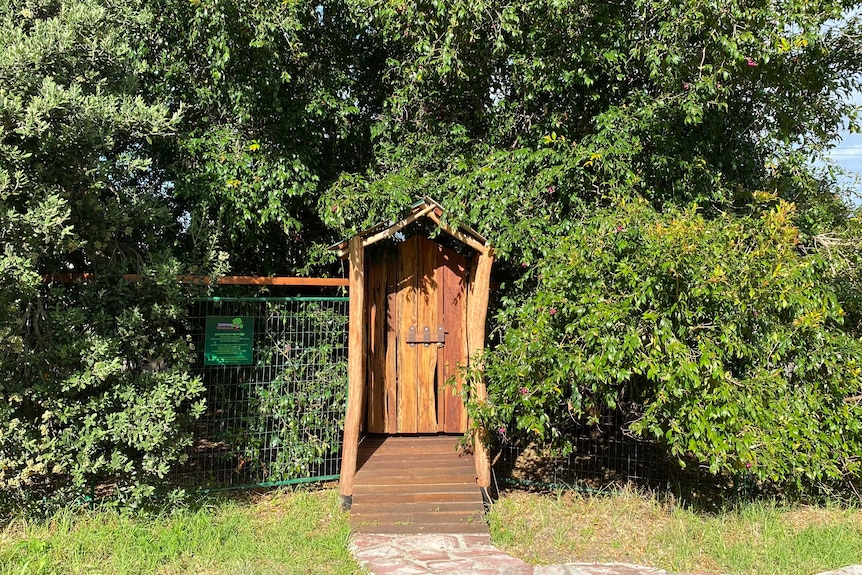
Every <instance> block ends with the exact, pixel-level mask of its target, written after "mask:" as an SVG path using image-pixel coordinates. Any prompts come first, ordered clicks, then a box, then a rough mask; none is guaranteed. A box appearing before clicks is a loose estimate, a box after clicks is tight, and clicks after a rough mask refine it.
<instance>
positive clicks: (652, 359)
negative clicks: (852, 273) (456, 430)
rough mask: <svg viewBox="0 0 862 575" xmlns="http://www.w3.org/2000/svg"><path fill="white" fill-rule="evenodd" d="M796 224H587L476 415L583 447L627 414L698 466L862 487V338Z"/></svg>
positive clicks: (564, 249)
mask: <svg viewBox="0 0 862 575" xmlns="http://www.w3.org/2000/svg"><path fill="white" fill-rule="evenodd" d="M793 215H794V214H793V207H792V205H790V204H786V203H783V202H779V203H778V204H777V205H776V206H774V207H772V208H769V209H765V210H764V211H763V213H762V214H761V215H759V216H757V217H744V218H738V217H737V218H732V217H729V216H723V217H719V218H716V219H713V220H708V219H706V218H704V217H703V215H702V214H700V213H698V212H697V211H696V210H695V209H694V208H688V209H686V210H678V209H670V210H667V211H666V212H664V213H658V212H656V211H655V210H654V209H653V208H651V207H649V206H648V205H647V204H646V203H645V202H643V201H635V202H632V203H622V204H620V205H616V206H614V207H613V208H609V209H603V210H598V211H597V212H595V213H594V214H591V215H590V216H588V217H587V218H585V219H584V220H583V221H581V222H578V223H577V224H575V225H573V228H572V230H571V232H570V234H569V235H568V236H567V237H566V238H565V239H564V240H563V241H562V242H561V243H560V245H559V246H558V247H556V248H555V249H554V250H553V251H552V252H550V253H549V254H548V257H546V258H545V259H544V260H543V261H542V263H541V264H539V265H537V266H536V267H535V269H532V270H531V272H530V273H531V274H538V275H539V276H540V277H539V280H538V287H537V288H536V290H535V292H534V293H533V295H531V296H530V297H528V298H526V299H525V300H524V301H521V302H518V305H508V306H506V309H505V311H504V312H503V313H501V314H500V317H499V318H498V319H499V321H501V322H502V323H503V325H504V326H505V328H506V329H505V332H504V333H505V335H504V341H503V343H502V344H501V345H500V346H499V347H498V348H497V349H496V350H495V352H494V353H493V354H491V356H490V357H489V361H488V363H487V374H488V377H489V378H490V379H491V380H492V381H494V382H495V384H496V385H494V386H493V387H492V388H491V399H490V402H489V403H488V404H486V405H483V406H481V407H480V409H479V411H478V412H476V414H475V415H476V416H477V417H478V418H479V419H480V420H481V421H484V422H485V423H486V425H488V426H489V427H490V426H493V428H495V429H496V428H497V427H498V426H501V425H503V426H512V427H509V428H508V429H506V431H507V432H508V433H512V434H518V432H520V433H521V434H525V435H527V436H531V437H533V438H538V439H542V440H545V441H547V442H550V443H553V444H556V445H557V446H558V447H560V448H562V449H563V450H567V449H570V448H571V447H572V445H571V443H570V442H569V439H570V437H569V436H568V435H567V433H566V432H567V429H571V428H572V423H573V422H580V421H584V420H595V419H596V414H598V413H602V412H604V411H606V410H607V409H608V408H611V409H614V408H620V409H622V410H623V411H624V412H625V413H626V414H627V415H628V417H629V418H630V428H631V430H632V431H633V432H635V433H637V434H639V435H641V436H642V437H644V438H647V439H649V438H653V439H657V440H659V441H660V442H661V443H663V444H664V445H666V446H667V447H668V449H669V451H670V453H672V454H673V455H674V456H676V457H677V458H678V459H679V460H680V462H681V463H682V464H683V465H685V464H686V462H691V461H695V462H698V463H702V464H703V465H704V466H706V467H708V469H709V470H710V471H711V472H712V473H718V472H722V473H724V474H730V475H747V474H753V475H754V476H755V477H757V478H759V479H761V480H768V481H771V482H775V483H778V484H785V483H788V482H789V483H792V484H794V485H796V486H799V487H809V486H811V485H813V484H814V483H816V482H824V483H835V484H840V483H847V482H849V481H852V480H853V479H857V480H858V478H859V472H860V468H859V466H860V464H862V461H860V459H859V454H860V452H862V451H860V449H862V401H860V397H858V396H859V392H860V390H862V365H860V358H862V341H860V340H859V339H858V337H857V335H856V333H854V332H855V330H848V329H847V328H848V326H847V325H846V324H845V321H846V319H847V318H846V314H845V312H844V310H843V309H842V307H841V305H840V303H839V301H838V298H837V294H836V290H835V289H834V287H833V286H832V285H830V282H829V281H828V278H830V277H833V276H834V274H835V273H836V271H837V270H833V269H830V265H836V262H834V261H830V259H829V258H827V257H823V256H822V255H821V254H820V253H817V252H815V253H811V254H808V255H803V254H800V252H799V251H798V248H799V243H798V242H799V231H798V229H797V227H796V226H795V225H794V224H793V219H792V216H793ZM837 265H842V264H840V263H839V264H837ZM848 331H849V332H850V333H848ZM504 429H505V428H504Z"/></svg>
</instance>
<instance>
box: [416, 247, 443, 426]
mask: <svg viewBox="0 0 862 575" xmlns="http://www.w3.org/2000/svg"><path fill="white" fill-rule="evenodd" d="M417 239H418V240H419V242H418V249H419V257H418V260H419V261H418V263H419V270H418V272H419V273H418V274H417V279H418V286H419V293H418V294H417V295H418V297H417V302H416V303H417V305H418V313H417V323H416V332H417V333H416V336H417V337H418V338H421V337H422V335H423V330H424V328H425V327H428V328H429V329H430V331H431V338H432V339H437V320H438V316H437V312H438V309H437V291H438V288H439V278H438V277H437V275H436V274H437V253H438V249H437V248H438V246H437V244H436V243H434V242H431V241H429V240H427V239H425V238H423V237H417ZM413 347H414V349H416V351H417V367H418V373H417V377H416V383H417V388H418V394H417V400H418V411H419V422H418V425H417V427H418V431H419V433H436V432H437V397H436V395H437V394H436V387H435V382H436V379H437V378H436V377H435V376H436V375H437V354H438V349H439V348H438V347H437V344H436V343H432V344H429V345H425V344H424V343H419V344H416V345H415V346H413Z"/></svg>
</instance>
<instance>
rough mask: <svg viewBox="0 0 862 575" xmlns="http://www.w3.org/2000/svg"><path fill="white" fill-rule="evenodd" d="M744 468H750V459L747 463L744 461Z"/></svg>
mask: <svg viewBox="0 0 862 575" xmlns="http://www.w3.org/2000/svg"><path fill="white" fill-rule="evenodd" d="M745 468H746V469H751V462H750V461H749V462H748V463H746V464H745Z"/></svg>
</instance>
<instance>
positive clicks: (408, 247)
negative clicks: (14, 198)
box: [397, 237, 419, 433]
mask: <svg viewBox="0 0 862 575" xmlns="http://www.w3.org/2000/svg"><path fill="white" fill-rule="evenodd" d="M418 246H419V241H418V239H417V238H416V237H412V238H410V239H409V240H407V241H406V242H404V243H402V244H401V245H400V246H399V247H398V252H399V258H398V260H399V265H398V302H397V306H398V315H399V321H398V334H397V339H398V359H397V361H398V369H397V378H398V384H397V387H398V410H397V412H398V413H397V418H398V425H397V428H398V433H417V432H418V430H419V425H418V424H419V418H418V415H419V412H418V403H417V400H418V397H417V396H418V392H419V389H418V386H417V367H418V365H417V364H418V357H417V355H418V354H417V351H418V350H417V349H416V346H413V345H408V344H407V334H408V333H409V331H410V327H411V326H415V325H416V323H417V317H416V311H417V310H416V303H417V293H416V292H417V286H416V282H417V275H418V274H417V268H418V266H417V263H418V262H417V256H418V252H417V249H418Z"/></svg>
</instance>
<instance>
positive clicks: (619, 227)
mask: <svg viewBox="0 0 862 575" xmlns="http://www.w3.org/2000/svg"><path fill="white" fill-rule="evenodd" d="M624 229H625V228H624V227H623V226H617V233H620V232H621V231H623V230H624Z"/></svg>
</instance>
